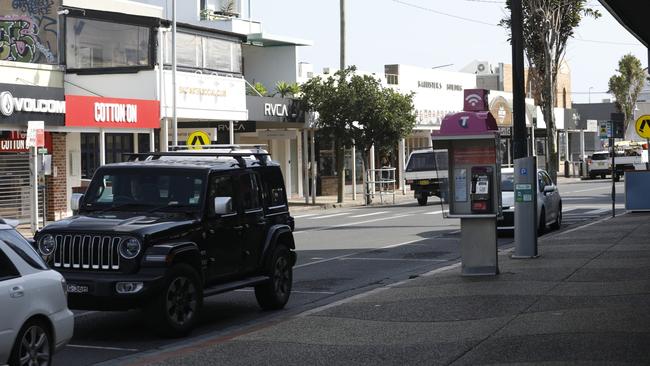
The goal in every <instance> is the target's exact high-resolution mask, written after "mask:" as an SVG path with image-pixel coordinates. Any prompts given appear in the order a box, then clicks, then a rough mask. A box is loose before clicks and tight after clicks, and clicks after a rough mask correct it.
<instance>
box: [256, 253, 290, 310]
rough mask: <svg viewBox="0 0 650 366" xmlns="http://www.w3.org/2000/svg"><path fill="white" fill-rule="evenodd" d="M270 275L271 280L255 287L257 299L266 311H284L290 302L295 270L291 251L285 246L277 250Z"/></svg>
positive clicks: (272, 260)
mask: <svg viewBox="0 0 650 366" xmlns="http://www.w3.org/2000/svg"><path fill="white" fill-rule="evenodd" d="M268 271H269V272H268V274H269V276H270V277H271V278H270V280H269V281H268V282H266V283H264V284H262V285H258V286H255V298H256V299H257V303H258V304H259V305H260V307H261V308H262V309H264V310H278V309H282V308H283V307H284V305H285V304H286V303H287V301H289V295H291V285H292V282H293V269H292V261H291V255H290V253H289V249H287V247H285V246H284V245H280V246H278V247H277V248H275V251H274V253H273V258H272V259H271V263H270V268H269V269H268Z"/></svg>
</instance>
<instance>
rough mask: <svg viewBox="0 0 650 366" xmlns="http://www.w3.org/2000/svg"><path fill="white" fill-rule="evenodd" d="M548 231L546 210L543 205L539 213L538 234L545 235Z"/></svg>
mask: <svg viewBox="0 0 650 366" xmlns="http://www.w3.org/2000/svg"><path fill="white" fill-rule="evenodd" d="M545 232H546V210H545V209H544V207H542V211H540V214H539V224H538V225H537V235H543V234H544V233H545Z"/></svg>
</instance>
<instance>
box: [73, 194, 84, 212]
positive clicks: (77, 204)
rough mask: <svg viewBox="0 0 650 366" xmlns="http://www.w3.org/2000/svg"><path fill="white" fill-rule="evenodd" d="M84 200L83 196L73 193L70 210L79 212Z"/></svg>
mask: <svg viewBox="0 0 650 366" xmlns="http://www.w3.org/2000/svg"><path fill="white" fill-rule="evenodd" d="M83 198H84V195H83V194H81V193H73V194H72V197H70V209H71V210H72V211H79V207H81V200H83Z"/></svg>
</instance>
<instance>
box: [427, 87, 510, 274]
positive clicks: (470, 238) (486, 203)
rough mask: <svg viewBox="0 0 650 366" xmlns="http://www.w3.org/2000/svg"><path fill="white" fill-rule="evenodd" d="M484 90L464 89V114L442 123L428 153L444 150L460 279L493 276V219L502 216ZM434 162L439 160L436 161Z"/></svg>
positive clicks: (495, 144)
mask: <svg viewBox="0 0 650 366" xmlns="http://www.w3.org/2000/svg"><path fill="white" fill-rule="evenodd" d="M487 96H488V91H487V90H482V89H471V90H465V108H464V111H463V112H460V113H456V114H450V115H448V116H446V117H445V118H444V119H443V120H442V124H441V127H440V131H437V132H434V134H432V135H431V138H432V140H433V149H434V151H438V150H439V149H443V150H447V159H448V161H447V164H448V165H447V166H448V170H449V172H448V174H449V175H448V176H449V181H448V182H449V184H448V189H449V192H448V193H447V194H448V196H447V197H449V213H448V214H447V217H449V218H460V220H461V248H460V253H461V261H462V274H463V275H464V276H480V275H496V274H498V273H499V266H498V260H497V219H498V218H499V217H500V216H501V189H500V184H501V163H500V161H501V159H500V156H501V154H500V143H499V132H498V129H497V124H496V120H495V119H494V116H492V114H491V113H490V112H489V111H488V103H487ZM436 158H438V157H437V156H436Z"/></svg>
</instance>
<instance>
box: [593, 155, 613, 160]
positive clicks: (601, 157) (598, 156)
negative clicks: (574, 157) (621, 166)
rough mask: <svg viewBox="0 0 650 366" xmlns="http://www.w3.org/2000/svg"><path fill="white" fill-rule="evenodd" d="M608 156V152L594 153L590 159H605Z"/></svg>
mask: <svg viewBox="0 0 650 366" xmlns="http://www.w3.org/2000/svg"><path fill="white" fill-rule="evenodd" d="M608 158H609V154H594V155H593V156H592V157H591V160H607V159H608Z"/></svg>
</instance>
